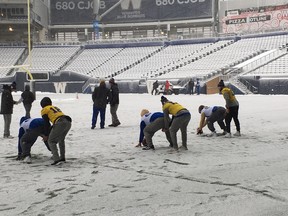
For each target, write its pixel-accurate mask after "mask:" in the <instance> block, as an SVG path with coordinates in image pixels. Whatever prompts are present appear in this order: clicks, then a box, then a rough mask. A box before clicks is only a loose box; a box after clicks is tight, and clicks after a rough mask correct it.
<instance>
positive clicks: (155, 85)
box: [151, 80, 159, 95]
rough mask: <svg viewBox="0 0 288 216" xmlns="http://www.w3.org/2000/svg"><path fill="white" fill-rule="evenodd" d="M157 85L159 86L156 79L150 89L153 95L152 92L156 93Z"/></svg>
mask: <svg viewBox="0 0 288 216" xmlns="http://www.w3.org/2000/svg"><path fill="white" fill-rule="evenodd" d="M158 87H159V83H158V80H156V81H155V82H154V83H153V89H152V92H151V94H152V95H153V93H154V92H155V95H157V94H158Z"/></svg>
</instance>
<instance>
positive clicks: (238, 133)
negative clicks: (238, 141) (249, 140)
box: [233, 131, 241, 136]
mask: <svg viewBox="0 0 288 216" xmlns="http://www.w3.org/2000/svg"><path fill="white" fill-rule="evenodd" d="M233 135H234V136H241V133H240V131H237V132H236V133H234V134H233Z"/></svg>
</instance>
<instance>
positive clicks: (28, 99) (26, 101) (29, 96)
mask: <svg viewBox="0 0 288 216" xmlns="http://www.w3.org/2000/svg"><path fill="white" fill-rule="evenodd" d="M34 100H35V95H34V94H33V92H31V91H30V86H29V85H26V86H25V90H24V92H23V93H22V94H21V98H20V100H19V101H18V102H17V104H19V103H21V102H23V106H24V108H25V111H26V114H25V117H27V118H31V116H30V111H31V108H32V103H33V101H34Z"/></svg>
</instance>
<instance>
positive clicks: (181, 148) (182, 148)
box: [179, 145, 188, 151]
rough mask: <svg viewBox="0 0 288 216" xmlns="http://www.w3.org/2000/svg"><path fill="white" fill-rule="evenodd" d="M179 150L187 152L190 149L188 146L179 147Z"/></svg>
mask: <svg viewBox="0 0 288 216" xmlns="http://www.w3.org/2000/svg"><path fill="white" fill-rule="evenodd" d="M179 150H185V151H186V150H188V148H187V147H186V146H183V145H182V146H180V147H179Z"/></svg>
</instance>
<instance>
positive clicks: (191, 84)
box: [187, 79, 194, 95]
mask: <svg viewBox="0 0 288 216" xmlns="http://www.w3.org/2000/svg"><path fill="white" fill-rule="evenodd" d="M193 89H194V81H193V80H192V79H190V80H189V82H188V85H187V93H188V94H190V95H191V94H192V95H193V94H194V92H193Z"/></svg>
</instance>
